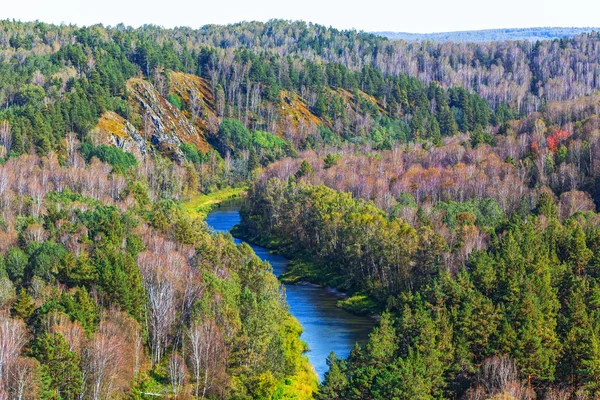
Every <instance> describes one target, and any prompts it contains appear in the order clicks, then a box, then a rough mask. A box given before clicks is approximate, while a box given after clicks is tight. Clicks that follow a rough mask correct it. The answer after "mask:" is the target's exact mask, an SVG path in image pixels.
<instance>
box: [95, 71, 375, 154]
mask: <svg viewBox="0 0 600 400" xmlns="http://www.w3.org/2000/svg"><path fill="white" fill-rule="evenodd" d="M166 74H168V78H169V79H168V82H169V87H168V88H167V89H168V92H169V96H170V97H169V99H170V100H171V101H172V102H173V104H171V102H170V101H169V100H167V98H165V97H163V96H162V95H161V94H160V93H159V91H158V90H156V88H155V87H154V86H153V85H152V84H151V83H150V82H148V81H146V80H144V79H140V78H132V79H130V80H129V81H128V82H127V90H128V92H129V98H128V100H129V103H130V105H131V108H132V110H133V112H134V114H133V115H132V116H131V118H129V120H130V121H133V123H132V122H129V121H127V120H126V119H125V118H123V117H121V116H120V115H118V114H116V113H114V112H106V113H104V115H102V117H101V118H100V120H99V122H98V126H97V127H96V128H97V129H96V130H97V132H98V133H99V134H100V139H101V142H102V143H105V144H111V145H114V146H117V147H120V148H122V149H123V150H125V151H129V152H132V153H134V154H136V155H144V154H147V153H153V152H155V151H159V152H160V153H162V154H164V155H166V156H168V157H170V158H171V159H172V160H174V161H177V162H182V161H184V160H185V156H184V154H183V152H182V150H181V145H182V144H190V145H193V146H195V147H196V149H198V150H201V151H203V152H206V151H208V150H210V148H211V147H210V145H209V144H208V142H207V141H206V138H205V134H206V133H207V132H209V131H211V132H216V130H217V128H218V124H219V121H220V118H218V117H217V112H216V104H215V98H214V97H213V92H212V89H211V86H210V83H209V82H208V81H207V80H205V79H202V78H200V77H198V76H195V75H190V74H184V73H181V72H166ZM358 93H359V94H360V96H361V97H362V100H363V101H364V100H366V101H370V102H372V103H373V104H374V105H375V106H376V107H378V108H379V109H380V110H381V111H383V109H382V108H381V105H380V104H378V103H377V100H375V99H374V98H372V97H370V96H368V95H366V94H364V93H362V92H360V91H359V92H358ZM331 95H332V96H333V95H336V96H339V97H341V98H342V99H343V102H344V103H345V108H346V111H347V112H349V113H356V112H357V110H356V104H357V99H356V98H355V95H354V94H353V93H350V92H348V91H345V90H342V89H337V90H335V91H333V90H332V91H331ZM171 97H172V98H171ZM174 104H177V106H175V105H174ZM178 107H179V108H178ZM272 110H273V112H272V113H268V114H270V116H269V117H268V118H267V117H265V116H262V117H259V116H256V115H248V119H249V120H250V121H255V122H256V120H255V119H256V118H262V120H261V121H260V122H261V123H263V124H264V123H266V124H267V125H268V126H269V130H270V131H272V132H275V133H276V134H277V135H279V136H281V137H285V138H286V139H288V140H290V141H291V142H292V143H294V144H297V143H299V142H300V141H301V140H302V139H303V138H305V137H306V136H307V135H308V134H310V133H311V132H313V133H314V132H316V129H317V127H318V126H320V125H324V126H327V127H330V128H333V124H334V121H329V120H327V119H322V118H319V117H317V116H316V115H315V114H313V113H312V111H311V110H310V108H309V106H308V104H307V102H306V101H305V100H304V99H302V98H300V97H299V96H298V95H297V94H291V93H289V92H287V91H281V93H280V94H279V99H278V101H277V102H276V103H275V104H273V109H272ZM265 118H266V119H265Z"/></svg>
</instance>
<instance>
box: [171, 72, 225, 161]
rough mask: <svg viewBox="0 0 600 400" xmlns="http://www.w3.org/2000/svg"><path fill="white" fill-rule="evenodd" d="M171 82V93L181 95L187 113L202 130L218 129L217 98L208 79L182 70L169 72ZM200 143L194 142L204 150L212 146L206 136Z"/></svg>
mask: <svg viewBox="0 0 600 400" xmlns="http://www.w3.org/2000/svg"><path fill="white" fill-rule="evenodd" d="M169 78H170V82H171V93H174V94H175V95H177V96H179V98H181V99H182V100H183V102H184V104H185V109H184V111H183V112H184V114H186V115H187V116H188V117H189V118H190V120H192V121H193V123H194V125H195V126H196V127H197V128H198V129H200V131H201V132H207V131H209V130H211V129H216V128H217V127H216V125H215V124H216V123H217V121H218V118H217V113H216V108H215V99H214V96H213V93H212V89H211V87H210V83H209V82H208V81H207V80H206V79H202V78H200V77H199V76H196V75H190V74H184V73H182V72H171V73H169ZM201 139H202V140H201V141H200V142H198V143H194V144H195V145H196V147H198V148H199V149H200V150H202V151H207V150H209V148H210V146H208V143H206V140H204V137H202V138H201Z"/></svg>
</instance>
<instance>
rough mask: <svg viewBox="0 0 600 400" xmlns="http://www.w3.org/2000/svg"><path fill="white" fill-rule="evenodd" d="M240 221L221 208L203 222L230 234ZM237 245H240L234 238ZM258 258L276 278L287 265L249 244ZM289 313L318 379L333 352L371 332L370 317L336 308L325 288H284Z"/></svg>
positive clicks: (234, 211) (232, 207)
mask: <svg viewBox="0 0 600 400" xmlns="http://www.w3.org/2000/svg"><path fill="white" fill-rule="evenodd" d="M240 221H241V219H240V213H239V205H236V204H234V203H232V204H225V205H221V207H220V208H217V209H215V210H214V211H213V212H212V213H210V215H209V216H208V217H207V218H206V223H207V224H208V225H209V226H210V227H211V228H212V229H214V230H215V231H216V232H229V231H230V230H231V228H233V227H234V226H235V225H237V224H239V223H240ZM235 242H236V243H241V241H240V240H239V239H235ZM251 247H252V248H253V249H254V252H255V253H256V255H257V256H259V257H260V258H261V259H263V260H265V261H268V262H269V263H270V264H271V265H272V266H273V273H274V274H275V275H277V276H279V275H281V274H282V273H283V272H285V269H286V268H287V265H288V263H289V261H288V259H286V258H285V257H283V256H281V255H276V254H270V253H269V251H268V250H267V249H265V248H263V247H260V246H255V245H251ZM285 291H286V298H287V302H288V304H289V307H290V312H291V313H292V315H293V316H294V317H296V318H297V319H298V321H300V324H302V328H303V329H304V332H303V333H302V340H304V341H305V342H306V343H307V344H308V348H309V351H308V353H307V356H308V359H309V361H310V363H311V364H312V365H313V367H314V368H315V371H316V372H317V375H318V376H319V379H320V380H323V375H324V374H325V372H327V369H328V368H327V364H326V359H327V356H329V353H331V352H332V351H334V352H335V354H336V355H337V356H338V357H340V358H345V357H347V356H348V355H349V354H350V351H351V350H352V348H353V347H354V345H355V343H357V342H358V343H359V344H364V343H365V342H366V340H367V338H368V335H369V332H371V330H372V329H373V326H374V321H373V320H372V319H371V318H367V317H360V316H356V315H354V314H350V313H349V312H347V311H344V310H342V309H341V308H338V307H336V304H337V300H338V299H337V298H336V297H335V296H333V295H332V294H331V293H329V292H328V291H327V290H325V289H324V288H319V287H312V286H297V285H285Z"/></svg>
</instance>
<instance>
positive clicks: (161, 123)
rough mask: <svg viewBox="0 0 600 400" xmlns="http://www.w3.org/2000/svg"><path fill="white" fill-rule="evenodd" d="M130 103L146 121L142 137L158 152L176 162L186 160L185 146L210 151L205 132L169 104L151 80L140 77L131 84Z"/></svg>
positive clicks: (129, 88) (143, 125)
mask: <svg viewBox="0 0 600 400" xmlns="http://www.w3.org/2000/svg"><path fill="white" fill-rule="evenodd" d="M127 89H128V91H129V96H130V98H129V100H130V102H131V104H132V106H133V109H134V110H135V112H137V113H138V114H139V115H140V117H141V121H142V124H141V125H142V126H141V127H140V130H141V132H142V136H143V137H144V138H146V139H147V140H149V141H150V143H151V144H152V145H153V146H154V148H156V149H157V150H159V151H161V152H163V153H166V154H167V155H168V156H169V157H171V158H172V159H173V160H175V161H178V162H181V161H183V160H184V159H185V157H184V155H183V152H182V151H181V149H180V147H181V145H182V144H183V143H187V144H192V145H194V146H196V147H197V148H200V149H202V148H204V149H206V148H208V145H207V144H206V140H205V139H204V135H203V133H202V131H201V130H200V129H199V128H198V127H196V126H195V125H194V124H193V123H192V122H191V121H190V119H189V118H188V117H187V116H186V115H185V114H184V113H183V112H182V111H181V110H179V109H178V108H177V107H175V106H174V105H173V104H171V103H169V102H168V101H167V99H165V98H164V97H162V96H161V95H160V93H158V91H157V90H156V89H155V88H154V86H152V84H151V83H150V82H148V81H145V80H143V79H139V78H133V79H130V80H129V81H128V82H127Z"/></svg>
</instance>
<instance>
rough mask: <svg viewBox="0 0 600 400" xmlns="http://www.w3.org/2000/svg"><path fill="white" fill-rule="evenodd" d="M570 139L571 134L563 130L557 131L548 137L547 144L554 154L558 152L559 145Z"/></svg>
mask: <svg viewBox="0 0 600 400" xmlns="http://www.w3.org/2000/svg"><path fill="white" fill-rule="evenodd" d="M568 137H569V132H567V131H563V130H560V129H559V130H557V131H556V132H554V134H553V135H550V136H548V138H547V139H546V142H547V144H548V150H550V151H551V152H552V153H556V152H557V151H558V144H559V143H560V142H561V141H562V140H565V139H567V138H568Z"/></svg>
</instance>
